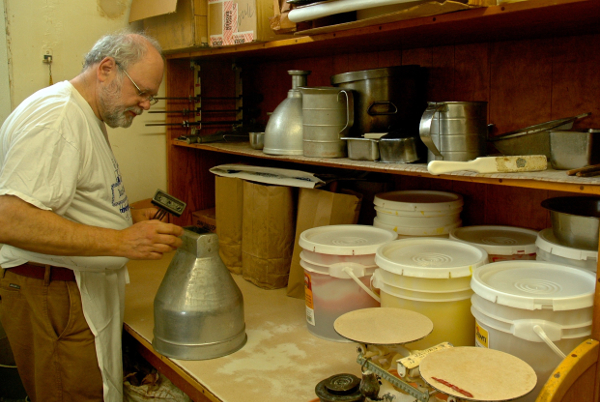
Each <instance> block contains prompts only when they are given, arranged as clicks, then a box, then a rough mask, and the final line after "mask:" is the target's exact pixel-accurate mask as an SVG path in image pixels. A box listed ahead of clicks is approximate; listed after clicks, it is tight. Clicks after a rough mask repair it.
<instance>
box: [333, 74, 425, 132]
mask: <svg viewBox="0 0 600 402" xmlns="http://www.w3.org/2000/svg"><path fill="white" fill-rule="evenodd" d="M426 72H427V70H426V69H425V68H422V67H420V66H417V65H406V66H394V67H388V68H377V69H371V70H361V71H351V72H347V73H342V74H336V75H334V76H332V77H331V84H332V85H334V86H336V87H340V88H344V89H351V90H353V91H356V93H355V98H354V125H353V127H352V128H351V129H350V134H349V136H351V137H360V136H362V134H364V133H385V132H388V131H390V129H395V128H410V129H412V130H413V131H414V136H415V137H418V135H419V134H418V127H419V120H420V118H421V115H422V114H423V111H425V108H426V107H427V102H426V99H427V75H426Z"/></svg>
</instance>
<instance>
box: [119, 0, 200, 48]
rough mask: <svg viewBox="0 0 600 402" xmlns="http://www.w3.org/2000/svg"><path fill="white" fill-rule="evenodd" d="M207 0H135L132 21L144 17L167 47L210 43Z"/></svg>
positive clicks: (163, 46)
mask: <svg viewBox="0 0 600 402" xmlns="http://www.w3.org/2000/svg"><path fill="white" fill-rule="evenodd" d="M207 1H208V0H132V3H131V12H130V14H129V22H133V21H140V20H141V21H142V22H143V25H144V30H145V31H146V32H147V33H148V34H149V35H151V36H153V37H155V38H156V39H157V40H158V42H159V43H160V44H161V46H162V48H163V50H164V51H172V50H180V49H186V48H194V47H207V46H208V3H207Z"/></svg>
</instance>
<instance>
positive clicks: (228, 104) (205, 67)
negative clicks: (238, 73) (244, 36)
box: [199, 60, 236, 135]
mask: <svg viewBox="0 0 600 402" xmlns="http://www.w3.org/2000/svg"><path fill="white" fill-rule="evenodd" d="M200 68H201V72H200V74H201V94H202V115H201V117H202V121H205V122H218V121H232V120H235V117H236V113H234V112H214V111H215V110H231V109H235V107H236V102H235V99H231V98H233V97H235V95H236V91H235V72H234V70H233V63H232V62H231V61H229V60H224V61H218V62H217V61H210V62H203V63H201V64H200ZM215 83H217V85H215ZM215 98H230V99H215ZM231 127H232V125H231V124H224V125H218V126H217V125H204V126H202V128H201V130H200V133H199V134H200V135H207V134H212V133H214V132H216V131H230V130H231Z"/></svg>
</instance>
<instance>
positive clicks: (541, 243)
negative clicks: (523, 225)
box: [535, 228, 598, 261]
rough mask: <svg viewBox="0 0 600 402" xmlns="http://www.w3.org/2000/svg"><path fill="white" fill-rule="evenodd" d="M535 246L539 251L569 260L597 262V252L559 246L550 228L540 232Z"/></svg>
mask: <svg viewBox="0 0 600 402" xmlns="http://www.w3.org/2000/svg"><path fill="white" fill-rule="evenodd" d="M535 245H536V246H537V247H539V248H540V250H544V251H545V252H547V253H550V254H553V255H557V256H560V257H565V258H569V259H571V260H578V261H587V260H594V261H598V251H593V250H585V249H581V248H574V247H569V246H564V245H562V244H560V243H559V242H558V240H557V239H556V237H555V236H554V232H553V231H552V228H547V229H543V230H541V231H540V232H539V233H538V235H537V239H536V241H535Z"/></svg>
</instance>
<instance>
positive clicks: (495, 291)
mask: <svg viewBox="0 0 600 402" xmlns="http://www.w3.org/2000/svg"><path fill="white" fill-rule="evenodd" d="M595 285H596V276H595V274H594V273H592V272H590V271H585V270H582V269H578V268H575V267H569V266H566V265H559V264H552V263H549V262H544V261H533V260H513V261H501V262H494V263H491V264H487V265H485V266H483V267H481V268H479V269H477V270H475V271H474V272H473V277H472V278H471V288H472V289H473V291H475V293H476V294H477V295H478V296H480V297H482V298H483V299H485V300H489V301H491V302H492V303H498V304H500V305H504V306H509V307H514V308H520V309H523V310H540V309H543V308H546V309H552V310H553V311H563V310H577V309H581V308H586V307H590V306H592V305H593V303H594V287H595Z"/></svg>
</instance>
